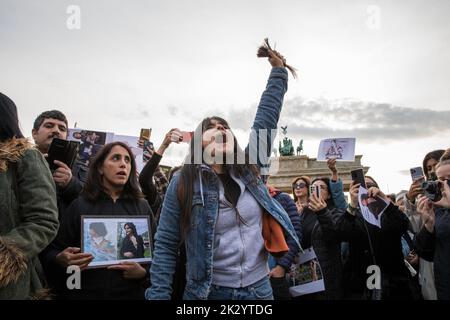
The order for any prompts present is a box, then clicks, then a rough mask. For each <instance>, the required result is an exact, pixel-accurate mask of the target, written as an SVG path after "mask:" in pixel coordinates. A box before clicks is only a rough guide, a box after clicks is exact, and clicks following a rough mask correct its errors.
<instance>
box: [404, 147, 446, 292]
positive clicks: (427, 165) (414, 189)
mask: <svg viewBox="0 0 450 320" xmlns="http://www.w3.org/2000/svg"><path fill="white" fill-rule="evenodd" d="M443 154H444V150H434V151H431V152H429V153H427V154H426V155H425V157H424V159H423V161H422V168H423V172H424V175H425V177H424V178H425V179H426V180H428V181H434V180H436V179H437V178H436V172H435V170H436V165H437V164H438V162H439V159H440V158H441V157H442V155H443ZM422 183H423V179H421V180H416V181H413V183H412V184H411V187H410V188H409V191H408V192H407V193H406V194H405V195H403V201H402V202H403V204H404V206H405V214H406V216H407V217H408V219H409V221H410V230H411V231H412V232H413V233H414V234H417V233H418V232H419V231H420V229H421V228H422V226H423V220H422V218H421V216H420V215H419V213H418V212H417V208H416V204H417V203H416V199H417V197H418V196H420V195H423V189H422ZM419 258H420V262H419V281H420V285H421V287H422V295H423V297H424V299H425V300H436V299H437V297H436V288H435V285H434V272H433V263H432V262H429V261H427V260H425V259H423V258H422V257H419Z"/></svg>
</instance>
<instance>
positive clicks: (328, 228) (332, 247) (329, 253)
mask: <svg viewBox="0 0 450 320" xmlns="http://www.w3.org/2000/svg"><path fill="white" fill-rule="evenodd" d="M341 214H342V211H340V210H339V209H336V208H325V209H323V210H321V211H319V212H317V213H315V212H313V211H311V210H310V209H308V208H306V209H305V210H304V211H303V213H302V215H301V222H302V226H303V227H304V223H305V221H306V220H307V219H309V218H311V217H313V218H314V217H315V218H316V222H315V223H314V224H313V228H312V232H311V233H309V232H308V234H311V239H308V240H307V239H305V236H306V232H305V230H303V241H302V246H306V245H307V244H308V243H309V244H311V245H312V247H313V249H314V251H315V253H316V256H317V259H318V260H319V264H320V267H321V269H322V274H323V280H324V284H325V294H324V296H323V298H325V299H326V300H336V299H342V298H343V293H344V292H343V283H342V279H343V269H342V260H341V241H340V239H339V237H338V233H337V230H336V221H337V219H338V217H339V216H340V215H341ZM304 249H307V248H306V247H304Z"/></svg>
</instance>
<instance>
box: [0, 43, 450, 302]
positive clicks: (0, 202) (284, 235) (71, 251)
mask: <svg viewBox="0 0 450 320" xmlns="http://www.w3.org/2000/svg"><path fill="white" fill-rule="evenodd" d="M268 60H269V63H270V65H271V67H272V69H271V72H270V75H269V78H268V82H267V86H266V88H265V90H264V92H263V94H262V97H261V99H260V102H259V105H258V107H257V110H256V116H255V119H254V122H253V126H252V135H253V137H251V139H250V143H249V145H248V146H247V147H246V148H245V149H241V148H240V146H239V145H238V143H237V140H236V138H235V136H234V135H233V133H232V131H231V128H230V126H229V124H228V122H227V121H226V120H225V119H222V118H220V117H215V116H213V117H208V118H205V119H204V120H203V121H202V122H201V123H200V124H199V125H198V127H197V129H196V130H195V132H194V135H193V138H192V140H191V142H190V148H189V152H188V155H187V156H186V159H185V161H184V163H183V164H182V165H181V166H179V167H174V168H172V170H171V172H170V174H169V175H168V176H166V175H165V173H164V172H163V171H162V170H161V168H160V167H159V163H160V161H161V159H162V157H163V155H164V152H165V150H166V149H167V148H168V147H169V145H170V144H172V143H178V142H180V141H181V140H182V133H181V131H180V130H178V129H171V130H170V131H169V132H168V133H167V135H166V136H165V138H164V140H163V142H162V144H161V146H160V147H159V149H158V150H156V151H153V150H148V151H149V153H150V156H151V157H150V159H149V160H148V161H147V162H146V165H145V167H144V168H143V170H142V171H141V172H140V174H138V173H137V169H136V163H135V158H134V156H133V152H132V150H131V149H130V147H129V146H128V145H127V144H125V143H122V142H112V143H109V144H106V145H105V146H104V147H103V148H102V149H101V150H99V152H98V153H97V154H96V155H95V157H94V158H93V159H92V161H89V166H87V165H86V163H85V162H83V161H80V159H79V160H78V161H76V162H75V163H74V164H73V166H72V167H69V166H68V165H67V164H65V163H64V162H61V161H57V160H55V163H54V164H55V165H56V166H57V169H56V170H53V171H51V170H50V169H49V166H48V163H47V161H46V157H47V153H48V151H49V147H50V145H51V142H52V140H53V139H54V138H59V139H63V140H66V139H67V135H68V121H67V119H66V117H65V115H64V114H63V113H62V112H60V111H57V110H52V111H45V112H43V113H41V114H40V115H39V116H38V117H37V119H36V120H35V122H34V125H33V130H32V138H33V140H34V144H32V143H31V142H30V141H29V140H28V139H26V138H24V135H23V134H22V132H21V130H20V127H19V120H18V115H17V108H16V105H15V104H14V102H13V101H12V100H11V99H10V98H9V97H7V96H6V95H4V94H0V115H1V117H0V187H1V192H0V194H1V196H0V299H152V300H153V299H187V300H193V299H208V300H234V299H244V300H260V299H264V300H270V299H293V298H295V299H302V300H323V299H326V300H340V299H358V300H362V299H368V300H371V299H376V300H378V299H382V300H392V299H408V300H421V299H426V300H434V299H439V300H448V299H450V272H449V271H448V270H450V212H449V209H450V184H449V181H450V149H447V150H446V151H445V150H437V151H433V152H430V153H428V154H427V155H426V156H425V157H424V160H423V171H424V174H425V179H424V180H426V181H428V182H431V181H435V182H436V183H435V186H436V193H439V194H440V197H439V199H434V200H435V201H432V200H431V199H430V197H429V196H428V194H427V193H425V192H424V189H423V185H422V183H421V181H415V182H413V183H412V184H411V186H410V188H409V190H408V191H402V192H400V193H399V194H397V195H395V197H393V196H390V197H388V196H387V195H385V194H384V193H383V192H382V190H380V187H379V185H378V184H377V182H376V181H375V179H374V178H372V177H370V176H366V177H365V184H366V187H367V190H368V191H367V192H368V197H372V198H381V199H384V200H385V201H386V203H388V206H387V208H386V209H385V210H384V212H383V215H382V216H380V219H381V221H380V226H375V225H373V224H370V223H368V222H367V221H366V219H365V218H364V215H363V213H362V210H361V208H360V203H359V201H358V192H359V187H360V184H359V183H357V182H356V181H353V182H352V184H351V185H350V192H349V198H348V199H347V197H346V196H345V194H344V188H343V183H342V180H341V179H340V178H339V175H338V170H337V169H336V161H335V160H333V159H331V160H328V162H327V164H328V167H329V169H330V175H329V176H324V177H320V178H316V179H311V178H310V177H307V176H299V177H297V178H296V179H295V180H294V181H293V183H292V195H289V194H287V193H284V192H281V191H280V190H277V189H276V188H274V187H272V186H270V184H269V183H268V180H269V179H268V178H269V177H268V176H267V175H266V174H261V172H266V171H265V170H264V171H262V169H263V168H265V167H267V164H268V163H269V161H268V159H269V158H270V153H271V152H270V151H271V150H272V143H273V140H274V136H273V132H274V129H276V128H277V123H278V119H279V117H280V114H281V110H282V106H283V98H284V95H285V93H286V91H287V83H288V73H287V71H286V60H285V59H284V58H283V56H282V55H280V54H279V53H278V52H276V51H272V50H270V52H269V58H268ZM252 141H253V142H255V141H257V143H252ZM199 150H200V154H202V153H203V154H204V151H206V150H209V151H211V152H212V153H211V152H210V154H209V155H210V156H209V157H206V156H204V157H200V161H198V151H199ZM255 150H256V152H254V151H255ZM255 154H256V155H257V157H256V158H255V157H253V156H252V155H255ZM224 158H226V160H224ZM242 159H243V161H239V160H242ZM310 187H311V188H310ZM311 190H313V191H311ZM314 190H317V192H315V191H314ZM102 215H103V216H108V217H109V216H117V217H127V216H129V217H131V216H133V217H135V216H142V217H148V219H149V221H150V228H149V237H150V239H151V241H150V244H151V252H152V259H151V263H150V264H147V263H140V262H136V261H133V260H131V261H127V259H129V258H141V257H144V240H143V237H142V236H141V235H139V234H138V232H137V230H136V226H135V225H134V224H133V223H131V222H127V223H125V224H124V225H122V227H121V228H122V229H123V233H124V240H123V243H122V244H121V246H122V247H121V249H120V252H119V255H120V257H119V258H120V259H119V260H120V261H119V262H118V263H117V264H114V265H110V266H105V267H100V268H91V267H89V265H90V263H91V262H92V261H93V260H94V259H95V258H96V256H95V253H93V252H86V251H84V250H82V243H81V242H82V236H81V235H82V223H81V221H82V220H81V219H82V217H86V216H102ZM121 232H122V231H121ZM89 235H90V237H91V239H92V247H98V248H100V247H102V246H103V245H104V244H108V243H107V241H106V240H105V237H106V230H105V226H104V225H103V226H100V225H99V224H94V223H93V224H91V226H90V227H89ZM103 247H104V248H105V247H106V246H103ZM307 249H308V250H309V249H312V250H314V252H315V255H316V257H317V259H316V260H314V261H315V264H314V265H315V266H316V267H315V268H320V272H321V273H320V277H323V282H324V290H319V291H317V292H314V293H310V294H305V295H302V296H300V297H293V296H291V294H290V290H289V287H290V283H289V274H290V272H291V268H292V266H293V265H295V264H296V262H297V260H298V257H299V255H301V254H302V252H304V250H307ZM103 252H107V249H104V250H103ZM69 266H77V267H78V268H79V270H80V272H81V285H80V287H79V288H75V289H74V288H69V287H68V285H67V280H68V277H69V276H70V274H68V273H67V272H66V271H67V268H68V267H69ZM370 266H377V267H378V268H379V270H380V271H381V274H380V278H379V280H380V281H379V285H378V286H375V288H372V287H370V286H368V285H367V279H368V277H369V274H368V272H367V270H368V268H369V267H370ZM316 278H317V274H316V277H315V279H316Z"/></svg>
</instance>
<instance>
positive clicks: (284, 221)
mask: <svg viewBox="0 0 450 320" xmlns="http://www.w3.org/2000/svg"><path fill="white" fill-rule="evenodd" d="M269 62H270V64H271V66H272V71H271V73H270V76H269V80H268V84H267V87H266V90H265V91H264V93H263V95H262V98H261V101H260V103H259V106H258V109H257V112H256V117H255V121H254V123H253V127H252V134H251V139H250V143H249V145H248V146H247V148H246V151H245V152H243V151H242V150H241V149H240V148H239V146H238V145H237V141H236V138H235V136H234V135H233V134H232V132H231V131H230V127H229V124H228V122H227V121H226V120H224V119H222V118H219V117H209V118H206V119H204V120H203V121H202V122H201V123H200V125H199V126H198V128H197V129H196V131H195V133H194V137H193V139H192V141H191V144H190V153H189V155H188V157H187V158H186V161H185V164H184V166H183V167H182V169H181V170H180V172H179V173H177V174H176V175H175V176H174V177H173V179H172V181H171V183H170V185H169V189H168V191H167V193H166V197H165V199H164V204H163V209H162V212H161V216H160V220H159V225H158V230H157V234H156V238H155V251H154V259H153V262H152V267H151V271H150V273H151V284H152V286H151V287H150V288H149V289H148V290H147V292H146V297H147V299H170V297H171V293H172V276H173V273H174V270H175V264H176V256H177V251H178V246H179V244H180V242H181V241H184V242H185V247H186V258H187V261H186V270H187V271H186V276H187V279H186V288H185V291H184V296H183V298H184V299H211V300H216V299H220V300H231V299H252V300H255V299H273V294H272V288H271V286H270V281H269V271H270V270H269V266H268V253H269V252H270V253H271V254H274V255H282V254H285V253H286V252H287V251H288V245H287V242H288V243H294V245H296V246H299V243H298V239H297V236H296V232H295V230H294V228H293V226H292V224H291V222H290V219H289V216H288V215H287V213H286V211H284V209H283V208H282V207H281V206H280V205H279V204H278V203H277V202H276V201H275V200H273V199H272V198H271V197H270V195H269V193H268V190H267V188H266V187H265V185H264V183H263V181H262V179H261V177H260V170H264V169H265V167H264V166H265V165H266V166H267V165H268V159H269V156H270V153H271V150H272V141H273V139H272V138H273V134H274V133H273V131H275V130H276V128H277V122H278V119H279V116H280V112H281V107H282V104H283V97H284V94H285V92H286V90H287V80H288V74H287V71H286V69H285V60H284V58H283V57H282V56H281V55H280V54H278V53H277V52H274V51H270V57H269ZM223 158H226V159H225V160H224V159H223ZM261 173H263V172H261ZM264 173H265V172H264Z"/></svg>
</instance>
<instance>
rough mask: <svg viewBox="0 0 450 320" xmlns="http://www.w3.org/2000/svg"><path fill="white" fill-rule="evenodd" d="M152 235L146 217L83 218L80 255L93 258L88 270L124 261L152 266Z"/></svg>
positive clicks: (148, 220)
mask: <svg viewBox="0 0 450 320" xmlns="http://www.w3.org/2000/svg"><path fill="white" fill-rule="evenodd" d="M150 234H151V233H150V219H149V217H146V216H91V215H90V216H81V251H82V252H84V253H91V254H92V255H93V256H94V260H92V262H91V263H90V264H89V265H88V268H100V267H105V266H109V265H114V264H119V263H120V262H122V261H134V262H138V263H150V262H151V261H152V243H151V241H152V240H151V236H150Z"/></svg>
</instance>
